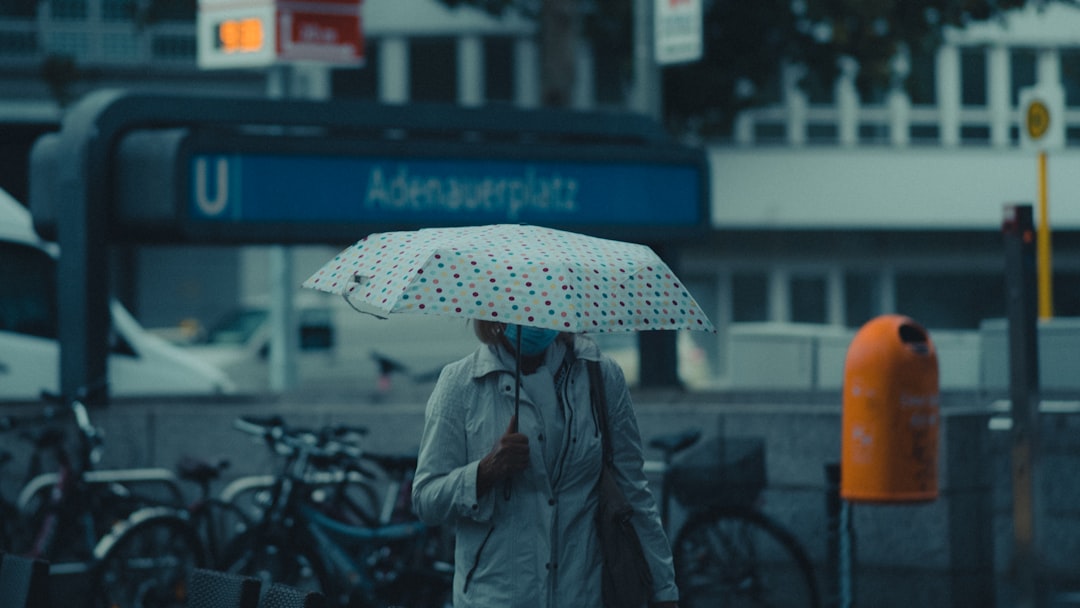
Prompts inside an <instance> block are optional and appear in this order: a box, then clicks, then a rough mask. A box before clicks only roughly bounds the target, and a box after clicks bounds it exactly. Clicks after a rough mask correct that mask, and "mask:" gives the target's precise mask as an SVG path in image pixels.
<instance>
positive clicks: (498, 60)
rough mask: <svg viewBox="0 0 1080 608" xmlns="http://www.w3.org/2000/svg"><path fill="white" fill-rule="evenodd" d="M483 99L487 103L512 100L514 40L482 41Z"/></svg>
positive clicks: (492, 39)
mask: <svg viewBox="0 0 1080 608" xmlns="http://www.w3.org/2000/svg"><path fill="white" fill-rule="evenodd" d="M484 98H485V99H486V100H487V101H513V100H514V40H513V39H512V38H487V39H485V40H484Z"/></svg>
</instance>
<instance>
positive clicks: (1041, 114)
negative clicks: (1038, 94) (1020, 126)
mask: <svg viewBox="0 0 1080 608" xmlns="http://www.w3.org/2000/svg"><path fill="white" fill-rule="evenodd" d="M1049 128H1050V108H1048V107H1046V104H1045V103H1043V102H1042V101H1040V100H1038V99H1035V100H1033V101H1032V102H1031V103H1029V104H1028V107H1027V132H1028V136H1029V137H1031V139H1039V138H1040V137H1042V136H1043V135H1046V131H1047V130H1048V129H1049Z"/></svg>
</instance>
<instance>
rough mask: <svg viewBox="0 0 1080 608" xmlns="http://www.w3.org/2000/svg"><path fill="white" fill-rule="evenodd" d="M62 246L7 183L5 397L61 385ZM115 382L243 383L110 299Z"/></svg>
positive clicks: (2, 230)
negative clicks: (42, 234) (40, 230)
mask: <svg viewBox="0 0 1080 608" xmlns="http://www.w3.org/2000/svg"><path fill="white" fill-rule="evenodd" d="M59 253H60V252H59V248H58V247H57V246H56V244H55V243H49V242H46V241H44V240H42V239H41V238H39V237H38V235H37V233H36V232H34V228H33V222H32V219H31V216H30V212H29V211H28V210H27V209H26V207H24V206H23V205H22V204H20V203H19V202H18V201H16V200H15V199H13V198H12V197H11V196H10V195H9V194H8V193H7V192H5V191H3V190H0V285H3V289H0V401H33V400H36V399H38V398H39V397H40V395H41V392H42V391H43V390H48V391H52V392H56V391H57V390H59V380H60V370H59V367H60V344H59V342H58V333H57V321H58V314H57V309H58V306H57V258H58V256H59ZM109 311H110V315H111V335H110V344H109V360H108V370H109V388H110V392H111V394H112V395H113V396H117V397H136V396H139V397H142V396H165V395H213V394H222V393H230V392H233V391H234V390H235V385H234V384H233V382H232V381H231V380H230V379H229V377H228V376H227V375H226V374H224V373H223V372H222V371H221V370H219V369H216V368H214V367H213V366H211V365H208V364H206V363H205V362H202V361H200V360H199V359H198V358H196V357H194V356H192V355H191V354H189V353H185V352H184V351H183V350H181V349H179V348H177V347H175V346H173V345H171V344H169V343H168V342H166V341H165V340H162V339H161V338H158V337H156V336H153V335H151V334H150V333H149V332H147V331H146V330H144V329H143V328H142V327H141V326H140V325H139V323H138V322H137V321H136V320H135V319H134V317H132V315H131V314H130V313H129V312H128V311H127V310H125V309H124V307H123V306H122V305H121V304H120V303H119V302H117V301H116V300H112V301H111V302H110V305H109Z"/></svg>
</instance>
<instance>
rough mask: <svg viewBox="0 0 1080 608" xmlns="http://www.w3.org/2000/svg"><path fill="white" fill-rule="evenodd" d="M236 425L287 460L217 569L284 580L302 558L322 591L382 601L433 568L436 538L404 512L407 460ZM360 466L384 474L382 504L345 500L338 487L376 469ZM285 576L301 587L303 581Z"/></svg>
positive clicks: (301, 569)
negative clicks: (340, 454)
mask: <svg viewBox="0 0 1080 608" xmlns="http://www.w3.org/2000/svg"><path fill="white" fill-rule="evenodd" d="M237 426H238V428H240V430H245V431H247V432H250V433H252V434H262V435H264V438H265V439H267V441H268V443H269V444H270V447H271V448H272V449H275V450H276V451H278V452H279V453H282V452H284V453H286V454H287V455H288V459H287V460H286V461H285V462H284V463H283V467H282V469H281V473H280V474H279V475H277V476H275V478H274V482H273V484H272V485H271V486H270V487H269V488H268V489H269V490H270V499H269V501H268V503H267V506H266V508H265V509H264V511H263V513H262V517H261V518H259V520H258V521H256V522H255V523H254V525H253V526H252V528H251V529H250V530H249V532H250V534H249V535H248V537H247V538H244V539H241V540H240V545H239V547H242V549H241V550H237V551H230V552H229V553H230V554H231V555H230V556H229V558H230V560H232V561H229V560H226V562H224V563H223V564H222V567H223V569H227V570H232V571H236V572H243V573H246V574H249V575H259V576H266V575H269V574H272V573H273V572H275V571H277V572H278V575H279V576H281V575H282V574H281V573H286V574H284V576H285V577H286V578H288V577H294V576H299V577H300V578H303V577H304V576H305V574H304V573H305V570H306V568H305V566H304V564H308V565H309V566H310V568H311V570H312V572H311V574H313V575H314V576H315V577H316V578H317V579H318V580H319V585H320V587H321V590H322V591H323V593H325V594H326V595H327V596H328V597H330V598H333V599H334V600H335V601H338V602H342V603H345V602H349V605H355V603H356V602H360V603H361V605H377V604H378V605H381V603H380V600H385V598H383V597H382V595H383V594H386V593H390V594H394V593H397V592H398V591H399V590H400V589H404V590H405V591H408V590H409V586H410V584H411V581H412V580H413V579H410V578H409V577H411V576H416V575H419V576H424V575H430V574H432V573H434V572H435V570H434V569H433V567H432V566H431V564H432V563H433V562H428V561H427V560H426V559H425V558H426V556H428V555H429V553H428V552H427V551H428V549H429V547H431V546H432V539H433V538H434V537H433V536H432V535H431V530H432V529H431V528H429V527H428V526H427V525H425V524H424V523H422V522H421V521H419V520H418V519H416V518H415V517H413V516H411V514H409V515H404V514H406V513H409V507H410V500H409V495H410V491H411V479H412V470H411V469H410V468H408V466H407V465H408V463H409V462H410V460H409V458H407V457H405V458H401V457H384V458H381V457H377V456H371V457H370V458H369V457H367V456H366V455H365V456H361V455H359V453H358V452H355V453H351V454H350V455H348V456H345V457H344V458H343V459H336V458H335V456H334V455H328V454H329V453H330V452H332V451H333V450H329V451H324V450H323V448H322V447H320V446H315V445H313V443H312V442H311V441H305V440H303V439H297V438H296V437H293V436H290V435H288V433H287V432H286V431H285V430H284V428H283V427H270V429H269V430H267V431H265V432H260V431H258V430H256V429H252V428H247V427H245V426H244V425H243V424H239V423H238V425H237ZM283 448H284V449H283ZM412 462H413V463H415V459H414V458H413V459H412ZM359 463H365V466H361V465H360V464H359ZM366 464H375V465H378V466H380V468H381V469H383V470H385V472H386V477H385V478H384V479H383V481H384V482H385V491H384V492H382V501H381V504H373V505H372V508H371V509H368V510H365V509H363V508H362V507H360V506H359V505H358V504H354V503H351V501H352V497H350V496H349V495H348V493H346V492H344V491H341V490H343V489H344V488H345V487H347V484H349V483H350V482H351V481H355V480H356V479H357V478H358V476H359V478H362V479H364V480H365V481H366V482H371V480H372V479H373V478H374V477H375V474H374V473H370V472H369V471H367V468H366ZM325 467H330V470H327V468H325ZM263 481H265V478H264V479H259V478H256V477H253V478H251V479H250V480H247V481H244V482H241V483H239V484H237V485H234V486H231V489H230V490H229V491H230V496H235V494H234V493H233V490H238V491H240V492H244V491H251V490H252V489H257V488H264V487H266V486H264V485H263V484H262V483H261V482H263ZM327 490H333V492H332V493H328V492H327ZM369 513H370V515H369ZM342 514H356V515H358V517H357V519H358V520H359V521H348V520H347V518H345V517H342V516H341V515H342ZM267 549H269V550H267ZM264 550H267V551H266V552H265V553H264ZM272 556H278V557H272ZM281 556H287V557H285V558H284V560H282V557H281ZM267 560H268V561H267ZM259 564H261V565H259ZM439 574H440V575H441V574H442V573H441V571H439ZM287 582H291V584H294V585H296V586H304V585H305V584H304V583H303V582H302V581H301V580H295V581H287ZM447 588H449V578H447ZM382 603H384V602H382Z"/></svg>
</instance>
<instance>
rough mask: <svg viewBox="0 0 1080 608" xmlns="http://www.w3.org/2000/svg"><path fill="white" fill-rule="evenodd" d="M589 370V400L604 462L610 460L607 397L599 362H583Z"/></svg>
mask: <svg viewBox="0 0 1080 608" xmlns="http://www.w3.org/2000/svg"><path fill="white" fill-rule="evenodd" d="M585 367H586V368H587V369H588V370H589V398H590V400H591V401H592V408H593V416H595V417H596V424H597V426H599V427H600V438H601V442H602V443H603V446H604V462H606V463H610V462H611V460H612V454H611V440H610V439H609V438H608V426H607V397H606V396H605V395H604V374H603V373H602V372H601V371H600V362H599V361H593V360H591V359H589V360H586V361H585Z"/></svg>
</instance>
